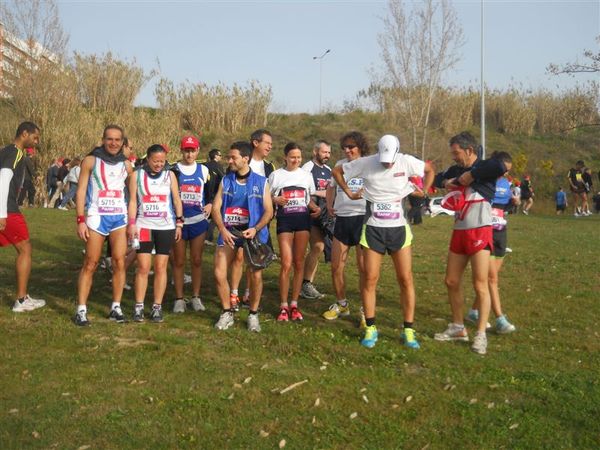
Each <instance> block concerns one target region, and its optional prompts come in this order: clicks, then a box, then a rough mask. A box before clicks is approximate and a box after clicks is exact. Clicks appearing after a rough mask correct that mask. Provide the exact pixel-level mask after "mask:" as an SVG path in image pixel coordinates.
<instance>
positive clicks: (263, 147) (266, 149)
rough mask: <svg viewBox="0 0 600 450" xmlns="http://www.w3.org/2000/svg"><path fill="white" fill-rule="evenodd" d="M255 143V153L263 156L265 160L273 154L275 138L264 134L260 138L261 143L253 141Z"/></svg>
mask: <svg viewBox="0 0 600 450" xmlns="http://www.w3.org/2000/svg"><path fill="white" fill-rule="evenodd" d="M252 142H254V145H255V147H254V151H255V152H257V154H258V155H261V156H262V157H263V158H266V157H267V156H269V153H271V148H272V147H273V138H272V137H271V136H269V135H268V134H263V135H262V137H261V138H260V141H252Z"/></svg>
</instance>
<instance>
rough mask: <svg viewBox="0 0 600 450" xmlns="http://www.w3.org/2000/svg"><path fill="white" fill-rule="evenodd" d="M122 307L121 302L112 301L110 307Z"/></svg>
mask: <svg viewBox="0 0 600 450" xmlns="http://www.w3.org/2000/svg"><path fill="white" fill-rule="evenodd" d="M115 308H119V309H120V308H121V302H112V305H111V307H110V309H115Z"/></svg>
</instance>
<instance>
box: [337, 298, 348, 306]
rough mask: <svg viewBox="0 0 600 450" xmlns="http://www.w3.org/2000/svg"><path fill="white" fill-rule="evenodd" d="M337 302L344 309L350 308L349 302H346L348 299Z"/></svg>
mask: <svg viewBox="0 0 600 450" xmlns="http://www.w3.org/2000/svg"><path fill="white" fill-rule="evenodd" d="M337 302H338V304H339V305H340V306H341V307H342V308H345V307H346V306H348V300H346V299H343V300H338V301H337Z"/></svg>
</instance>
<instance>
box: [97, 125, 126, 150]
mask: <svg viewBox="0 0 600 450" xmlns="http://www.w3.org/2000/svg"><path fill="white" fill-rule="evenodd" d="M102 145H103V146H104V148H105V149H106V151H107V152H108V153H110V154H111V155H116V154H117V153H119V150H121V147H123V134H122V133H121V131H119V130H117V129H113V128H110V129H108V130H106V133H105V134H104V137H103V138H102Z"/></svg>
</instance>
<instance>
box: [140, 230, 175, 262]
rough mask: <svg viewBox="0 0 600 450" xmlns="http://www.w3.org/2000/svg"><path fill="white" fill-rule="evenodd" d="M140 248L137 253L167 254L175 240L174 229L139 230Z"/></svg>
mask: <svg viewBox="0 0 600 450" xmlns="http://www.w3.org/2000/svg"><path fill="white" fill-rule="evenodd" d="M139 234H140V248H139V249H138V250H137V253H152V250H153V249H154V250H156V254H157V255H168V254H169V253H170V252H171V248H172V247H173V243H174V242H175V229H172V230H148V229H144V228H142V229H141V230H140V233H139Z"/></svg>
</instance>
